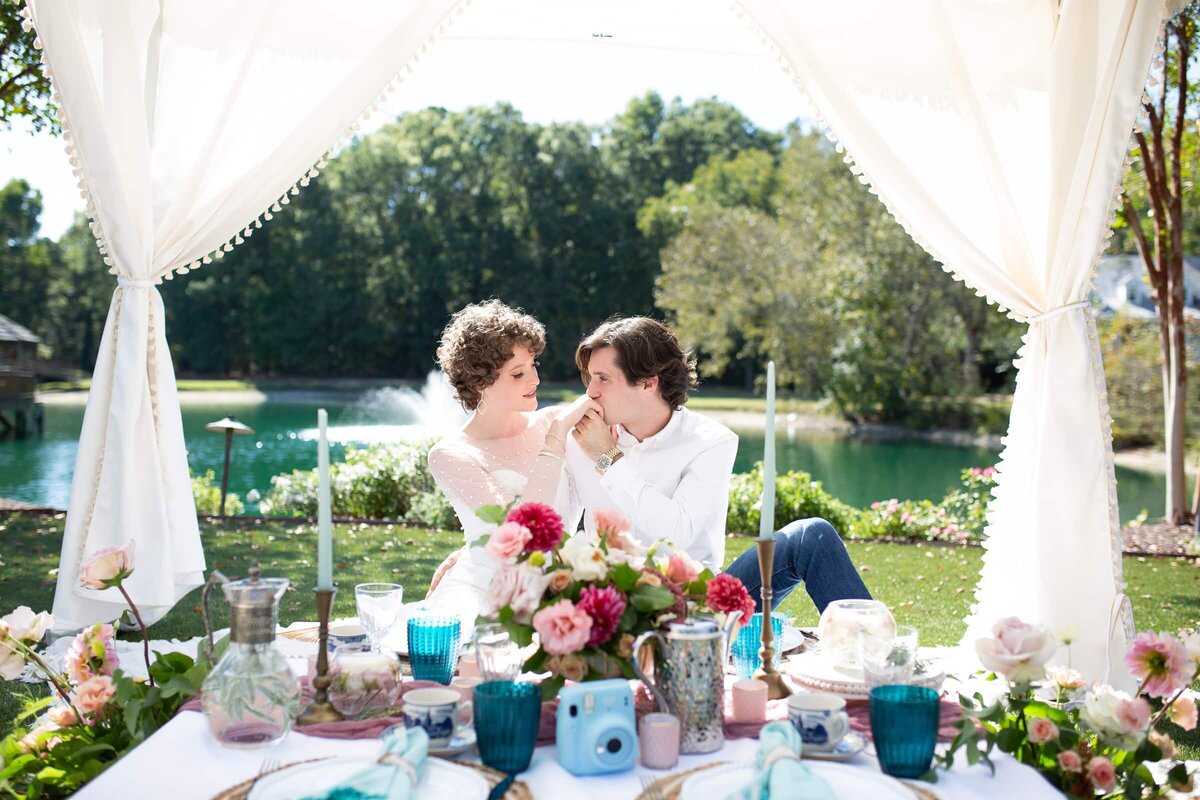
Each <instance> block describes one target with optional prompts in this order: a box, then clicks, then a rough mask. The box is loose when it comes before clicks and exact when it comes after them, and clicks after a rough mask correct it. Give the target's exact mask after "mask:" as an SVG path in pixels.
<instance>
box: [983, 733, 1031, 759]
mask: <svg viewBox="0 0 1200 800" xmlns="http://www.w3.org/2000/svg"><path fill="white" fill-rule="evenodd" d="M1024 741H1025V735H1024V734H1023V733H1021V731H1020V730H1018V729H1017V728H1005V729H1003V730H1002V731H1000V733H999V735H997V736H996V744H998V745H999V746H1000V749H1001V750H1003V751H1004V752H1006V753H1012V752H1015V751H1016V749H1017V748H1018V747H1020V746H1021V745H1022V744H1023V743H1024ZM971 763H972V764H973V763H975V762H973V761H972V762H971Z"/></svg>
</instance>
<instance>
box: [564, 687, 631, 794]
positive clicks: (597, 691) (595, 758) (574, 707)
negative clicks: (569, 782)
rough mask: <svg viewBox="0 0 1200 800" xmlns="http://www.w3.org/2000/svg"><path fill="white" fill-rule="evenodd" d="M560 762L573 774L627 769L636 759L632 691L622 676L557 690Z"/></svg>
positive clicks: (592, 773) (597, 773)
mask: <svg viewBox="0 0 1200 800" xmlns="http://www.w3.org/2000/svg"><path fill="white" fill-rule="evenodd" d="M554 740H555V743H556V744H557V746H558V763H560V764H562V766H563V769H565V770H566V771H567V772H570V773H571V774H572V775H601V774H603V773H606V772H624V771H625V770H627V769H633V766H634V764H635V763H636V762H637V754H638V752H637V751H638V748H637V726H636V724H635V722H634V716H633V692H631V691H629V682H628V681H626V680H622V679H621V678H613V679H611V680H606V681H591V682H588V683H579V684H575V685H574V686H565V687H563V688H562V689H559V691H558V723H557V727H556V729H555V735H554Z"/></svg>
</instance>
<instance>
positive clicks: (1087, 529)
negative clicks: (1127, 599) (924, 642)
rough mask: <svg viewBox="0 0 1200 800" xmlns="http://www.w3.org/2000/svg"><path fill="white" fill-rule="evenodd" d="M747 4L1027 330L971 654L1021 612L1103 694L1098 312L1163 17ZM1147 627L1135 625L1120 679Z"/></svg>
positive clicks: (1104, 409)
mask: <svg viewBox="0 0 1200 800" xmlns="http://www.w3.org/2000/svg"><path fill="white" fill-rule="evenodd" d="M741 5H742V7H743V8H744V9H745V10H746V11H747V12H749V16H750V18H751V20H752V24H756V25H757V26H759V29H760V30H761V31H764V32H765V33H766V35H767V36H768V37H769V41H770V42H771V43H772V44H773V45H774V46H775V47H776V48H777V50H778V54H779V57H780V63H781V65H782V66H784V68H785V69H790V70H792V71H793V72H794V75H795V76H796V78H797V79H798V81H799V82H800V83H801V84H802V86H803V88H804V89H805V90H806V91H807V93H808V94H809V95H810V97H811V99H812V101H813V104H814V105H815V107H816V108H817V110H818V112H819V113H820V114H821V117H822V123H823V124H824V125H825V126H827V128H828V129H829V130H830V131H831V134H832V135H833V136H835V137H836V139H837V140H838V141H839V147H844V149H845V151H846V153H848V155H847V162H848V163H851V164H852V167H851V168H852V169H854V170H855V171H856V172H858V173H859V174H860V175H861V178H860V179H861V180H862V181H863V182H864V183H868V184H869V185H870V186H871V187H872V191H873V192H875V193H876V194H878V196H879V197H880V199H881V200H883V202H884V203H885V204H886V205H887V207H888V208H889V210H890V211H891V212H892V214H893V215H894V216H895V217H896V219H897V220H898V221H899V222H900V223H901V224H902V225H904V227H905V229H906V230H907V231H908V232H909V234H910V235H912V237H913V238H914V239H915V240H916V241H917V242H918V243H920V244H921V245H922V246H923V247H925V249H926V250H928V251H929V252H930V253H931V254H933V256H934V257H936V258H937V259H938V260H939V261H941V262H942V263H943V264H944V265H945V266H946V267H947V269H950V270H951V271H952V272H953V273H954V274H955V277H957V278H959V279H961V280H964V281H966V282H967V284H968V285H970V286H972V287H973V288H975V289H976V290H978V291H981V292H982V293H983V294H984V295H985V296H986V297H987V298H988V299H989V300H991V301H992V302H994V303H996V304H998V305H999V306H1001V308H1002V309H1003V310H1009V311H1011V312H1012V313H1013V314H1014V315H1015V316H1017V317H1018V318H1019V319H1023V320H1025V321H1027V322H1029V330H1028V332H1027V334H1026V335H1025V337H1024V347H1022V348H1021V352H1020V359H1019V367H1020V372H1019V373H1018V377H1017V388H1016V395H1015V397H1014V399H1013V411H1012V419H1011V421H1010V423H1009V430H1008V436H1007V439H1006V447H1005V451H1004V454H1003V457H1002V460H1001V464H1000V467H999V485H998V486H997V488H996V491H995V498H996V499H995V501H994V503H993V505H992V513H991V516H990V524H989V528H988V534H989V538H988V546H987V552H986V554H985V562H984V568H983V574H982V577H981V580H980V584H979V590H978V593H977V603H976V605H975V607H974V609H973V613H972V615H971V617H970V619H969V620H968V630H967V634H966V637H965V639H964V643H965V644H969V645H973V644H974V641H975V639H976V638H978V637H979V636H982V635H985V634H986V633H987V632H988V630H989V629H990V627H991V625H992V624H993V623H994V622H995V621H996V620H997V619H999V618H1000V617H1004V616H1019V617H1021V618H1023V619H1025V620H1027V621H1030V622H1040V623H1043V624H1045V625H1046V626H1047V627H1048V628H1049V629H1050V630H1051V631H1052V632H1055V633H1057V634H1058V635H1059V636H1060V637H1061V638H1065V639H1069V640H1070V641H1071V642H1072V644H1071V647H1070V650H1069V651H1068V650H1066V649H1063V650H1061V651H1060V653H1059V654H1058V656H1059V660H1060V661H1066V660H1067V659H1068V658H1070V660H1071V662H1072V663H1073V664H1074V665H1075V666H1076V667H1077V668H1080V669H1082V670H1084V671H1085V672H1086V673H1087V674H1089V675H1090V676H1091V677H1093V678H1099V677H1100V676H1101V675H1103V674H1104V672H1105V668H1106V663H1107V658H1108V653H1107V652H1106V637H1107V633H1108V628H1109V618H1110V610H1111V609H1112V608H1113V606H1114V601H1115V600H1116V598H1117V596H1118V592H1119V591H1120V590H1121V589H1122V585H1123V581H1122V571H1121V561H1120V554H1121V541H1120V530H1119V518H1118V516H1117V502H1116V481H1115V478H1114V474H1113V461H1112V433H1111V422H1110V419H1109V416H1108V406H1107V403H1106V400H1105V386H1104V374H1103V370H1102V367H1101V362H1100V353H1099V347H1098V341H1097V337H1096V328H1095V324H1094V322H1093V320H1092V318H1091V316H1090V314H1089V313H1088V311H1087V309H1086V303H1085V301H1086V299H1087V296H1088V291H1089V287H1090V284H1091V280H1092V273H1093V262H1094V261H1095V259H1096V257H1097V255H1098V252H1099V250H1100V249H1101V246H1102V243H1103V240H1104V238H1105V233H1106V231H1107V230H1108V227H1109V218H1110V214H1111V207H1110V203H1111V201H1112V200H1113V197H1114V191H1115V189H1116V188H1117V185H1118V181H1119V180H1120V178H1121V175H1122V174H1123V172H1124V157H1125V151H1126V147H1127V144H1128V140H1129V137H1130V133H1131V127H1132V125H1133V123H1134V121H1135V119H1136V116H1137V113H1138V106H1139V101H1140V97H1141V94H1142V88H1143V85H1144V83H1145V80H1146V75H1147V70H1148V68H1149V66H1150V63H1151V59H1152V57H1153V55H1154V51H1155V42H1156V38H1157V36H1158V34H1159V33H1160V28H1161V23H1162V20H1163V15H1164V3H1163V2H1162V0H1061V2H1059V0H1007V1H1006V2H997V0H908V2H903V3H897V2H894V0H857V1H856V2H853V3H818V2H794V1H793V0H743V2H742V3H741ZM882 266H883V265H881V267H882ZM1131 625H1132V620H1131V618H1130V616H1129V614H1128V613H1125V614H1124V620H1123V624H1119V625H1118V626H1117V630H1116V635H1115V637H1114V640H1113V642H1112V652H1113V657H1114V659H1115V662H1116V663H1117V664H1120V654H1121V653H1123V652H1124V648H1125V642H1126V636H1127V635H1128V631H1129V628H1130V626H1131ZM1114 679H1117V680H1118V682H1120V679H1121V675H1120V674H1116V675H1114Z"/></svg>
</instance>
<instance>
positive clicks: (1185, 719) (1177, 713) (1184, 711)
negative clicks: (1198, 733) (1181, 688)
mask: <svg viewBox="0 0 1200 800" xmlns="http://www.w3.org/2000/svg"><path fill="white" fill-rule="evenodd" d="M1196 716H1197V715H1196V698H1194V697H1192V696H1191V695H1186V694H1185V695H1181V696H1180V698H1179V699H1178V700H1176V701H1175V702H1174V703H1173V704H1172V705H1171V710H1170V711H1168V712H1167V717H1168V718H1169V719H1170V720H1171V722H1174V723H1175V724H1176V725H1178V726H1179V727H1181V728H1183V729H1184V730H1185V731H1190V730H1195V728H1196V722H1197V719H1196Z"/></svg>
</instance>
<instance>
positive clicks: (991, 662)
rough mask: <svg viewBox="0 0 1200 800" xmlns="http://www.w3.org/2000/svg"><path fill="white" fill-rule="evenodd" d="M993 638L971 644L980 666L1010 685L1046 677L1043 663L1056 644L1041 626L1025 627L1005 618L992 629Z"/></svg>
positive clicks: (1052, 652)
mask: <svg viewBox="0 0 1200 800" xmlns="http://www.w3.org/2000/svg"><path fill="white" fill-rule="evenodd" d="M992 634H993V638H991V639H979V640H978V641H976V642H975V652H976V653H977V654H978V655H979V660H980V661H981V662H983V665H984V666H985V667H987V668H988V669H990V670H992V671H993V672H997V673H999V674H1001V675H1003V676H1004V677H1005V678H1007V679H1008V681H1009V682H1010V683H1020V682H1032V681H1036V680H1040V679H1041V678H1043V677H1045V675H1046V662H1047V661H1049V660H1050V657H1051V656H1052V655H1054V651H1055V650H1057V649H1058V641H1057V640H1056V639H1055V638H1054V637H1053V636H1051V635H1050V634H1049V633H1047V632H1046V629H1045V628H1043V627H1042V626H1041V625H1029V624H1028V623H1025V622H1022V621H1021V620H1019V619H1017V618H1016V617H1005V618H1004V619H1002V620H1000V621H999V622H997V623H996V626H995V627H994V628H992Z"/></svg>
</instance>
